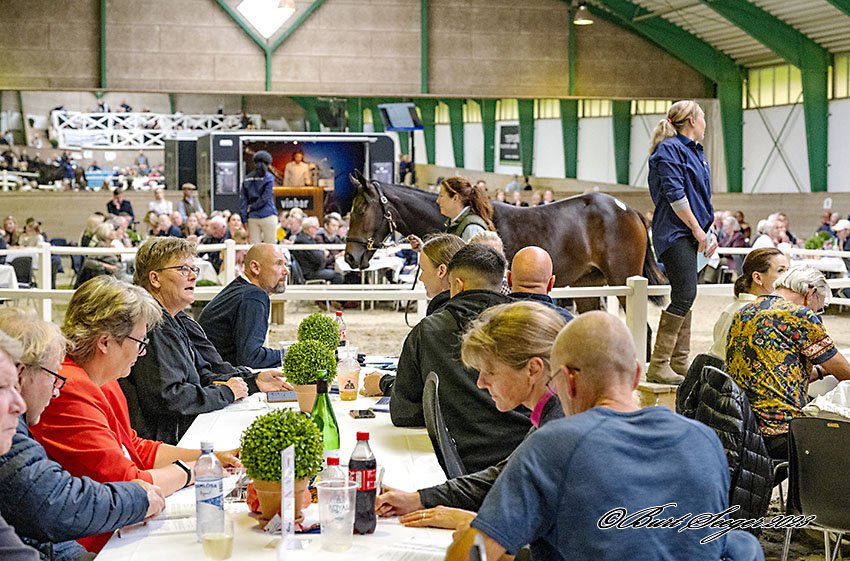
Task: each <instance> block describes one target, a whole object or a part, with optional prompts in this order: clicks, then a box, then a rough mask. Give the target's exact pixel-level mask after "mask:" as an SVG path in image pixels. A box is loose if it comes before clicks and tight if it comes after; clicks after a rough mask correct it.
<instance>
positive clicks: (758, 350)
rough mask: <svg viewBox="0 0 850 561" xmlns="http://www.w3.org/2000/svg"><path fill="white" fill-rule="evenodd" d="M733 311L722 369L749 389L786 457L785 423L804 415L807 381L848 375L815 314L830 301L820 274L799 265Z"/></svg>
mask: <svg viewBox="0 0 850 561" xmlns="http://www.w3.org/2000/svg"><path fill="white" fill-rule="evenodd" d="M774 286H775V290H774V292H773V294H768V295H767V296H762V297H760V298H758V299H757V300H756V301H755V302H752V303H750V304H747V305H746V306H744V307H743V308H741V310H740V311H739V312H738V313H737V314H735V317H734V319H733V320H732V326H731V327H730V328H729V337H728V339H727V343H726V371H727V372H728V373H729V375H730V376H731V377H732V379H733V380H735V382H736V383H737V384H738V385H739V386H741V389H743V390H744V391H745V392H746V393H747V398H748V399H749V401H750V405H751V406H752V408H753V413H755V415H756V420H757V421H758V424H759V428H760V429H761V432H762V435H763V436H764V441H765V444H767V451H768V452H769V453H770V455H771V457H772V458H774V459H784V460H787V459H788V423H789V422H790V421H791V419H793V418H794V417H800V416H802V415H803V413H802V409H803V407H804V406H805V405H806V403H807V402H808V397H807V393H808V389H809V382H810V381H814V380H818V379H820V378H823V376H824V375H825V374H832V375H833V376H835V377H836V378H838V379H839V380H850V364H848V362H847V359H845V358H844V355H842V354H841V353H840V352H838V349H836V348H835V345H834V344H833V342H832V338H831V337H830V336H829V334H828V333H827V332H826V328H825V327H824V325H823V322H821V319H820V317H818V316H819V314H820V313H821V312H822V311H823V308H824V307H825V306H826V305H827V303H828V300H829V295H830V293H829V286H828V285H827V284H826V278H824V276H823V273H821V272H820V271H818V270H817V269H814V268H812V267H809V266H808V265H798V266H796V267H792V268H791V269H788V271H786V272H785V273H784V274H783V275H782V276H780V277H779V278H778V279H777V280H776V283H775V285H774Z"/></svg>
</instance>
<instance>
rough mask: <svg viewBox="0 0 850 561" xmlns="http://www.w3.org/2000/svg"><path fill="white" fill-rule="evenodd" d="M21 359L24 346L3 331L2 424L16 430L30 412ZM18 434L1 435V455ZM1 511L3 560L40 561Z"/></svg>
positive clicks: (0, 374) (0, 552)
mask: <svg viewBox="0 0 850 561" xmlns="http://www.w3.org/2000/svg"><path fill="white" fill-rule="evenodd" d="M20 356H21V345H20V344H19V343H18V342H17V341H15V340H14V339H12V338H11V337H9V336H8V335H6V334H5V333H3V332H2V331H0V425H2V426H3V427H13V426H15V423H16V422H17V419H18V416H19V415H22V414H23V413H24V411H26V410H27V406H26V403H24V399H23V398H22V397H21V394H20V393H19V392H18V370H17V369H16V368H15V363H17V362H18V360H19V359H20ZM14 436H15V433H14V432H13V431H11V430H4V431H3V432H2V433H0V454H6V453H8V452H9V450H10V449H11V448H12V439H13V437H14ZM3 514H5V513H3V512H0V557H1V558H2V559H3V561H39V554H38V551H36V550H35V549H33V548H31V547H29V546H26V545H24V544H23V542H21V539H20V538H19V537H18V536H16V535H15V531H14V529H13V528H12V527H11V526H9V525H8V524H6V521H5V520H3V516H2V515H3Z"/></svg>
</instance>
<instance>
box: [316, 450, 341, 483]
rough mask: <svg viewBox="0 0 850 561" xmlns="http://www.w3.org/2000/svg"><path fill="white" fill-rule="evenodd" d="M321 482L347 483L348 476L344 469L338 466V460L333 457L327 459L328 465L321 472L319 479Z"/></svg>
mask: <svg viewBox="0 0 850 561" xmlns="http://www.w3.org/2000/svg"><path fill="white" fill-rule="evenodd" d="M319 479H320V480H321V481H347V480H348V474H347V473H346V472H345V468H343V467H342V466H341V465H339V458H338V457H335V456H330V457H328V465H327V467H326V468H325V469H323V470H322V473H321V475H320V477H319Z"/></svg>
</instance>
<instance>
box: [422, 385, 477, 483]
mask: <svg viewBox="0 0 850 561" xmlns="http://www.w3.org/2000/svg"><path fill="white" fill-rule="evenodd" d="M439 390H440V379H439V377H438V376H437V374H436V373H435V372H429V373H428V375H427V376H426V377H425V388H424V390H423V393H422V410H423V413H424V415H425V427H426V428H427V429H428V436H429V437H430V438H431V444H432V445H433V446H434V452H435V453H436V454H437V460H439V462H440V466H441V467H442V468H443V471H444V472H445V473H446V477H448V478H449V479H453V478H455V477H460V476H461V475H466V468H465V467H464V466H463V461H461V459H460V456H459V455H458V453H457V446H455V441H454V440H453V439H452V437H451V435H450V434H449V429H448V428H446V423H445V421H444V420H443V412H442V410H441V409H440V399H439Z"/></svg>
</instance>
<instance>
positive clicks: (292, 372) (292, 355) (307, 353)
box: [283, 340, 336, 413]
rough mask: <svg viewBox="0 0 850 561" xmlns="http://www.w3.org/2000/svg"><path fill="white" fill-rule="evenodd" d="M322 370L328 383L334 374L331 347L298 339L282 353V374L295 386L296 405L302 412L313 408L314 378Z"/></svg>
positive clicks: (314, 397)
mask: <svg viewBox="0 0 850 561" xmlns="http://www.w3.org/2000/svg"><path fill="white" fill-rule="evenodd" d="M320 370H324V371H325V372H326V373H327V376H328V384H330V382H331V380H333V378H334V376H335V375H336V359H335V358H334V352H333V349H329V348H328V347H327V346H325V345H324V344H323V343H320V342H319V341H314V340H306V341H298V342H297V343H295V344H293V345H290V346H289V348H288V349H286V354H285V355H283V375H284V377H285V378H286V380H287V381H288V382H289V383H290V384H292V385H293V386H295V393H296V394H297V395H298V406H299V407H300V408H301V411H302V412H304V413H309V412H310V411H312V410H313V403H314V402H315V401H316V380H318V379H319V371H320Z"/></svg>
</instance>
